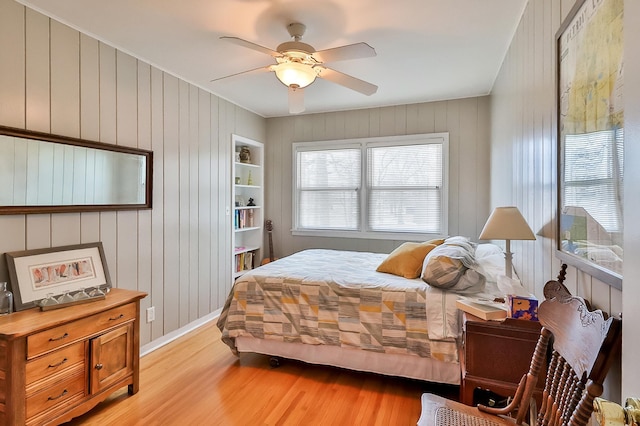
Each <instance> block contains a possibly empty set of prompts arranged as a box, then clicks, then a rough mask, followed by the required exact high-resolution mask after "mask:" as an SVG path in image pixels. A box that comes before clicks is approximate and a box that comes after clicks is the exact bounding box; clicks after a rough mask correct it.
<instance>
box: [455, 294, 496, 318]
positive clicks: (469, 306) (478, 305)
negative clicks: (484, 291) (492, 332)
mask: <svg viewBox="0 0 640 426" xmlns="http://www.w3.org/2000/svg"><path fill="white" fill-rule="evenodd" d="M456 307H457V308H458V309H460V310H461V311H464V312H466V313H469V314H471V315H475V316H476V317H478V318H481V319H483V320H501V319H505V318H506V317H507V307H506V306H503V304H502V303H496V302H492V301H490V300H486V301H485V300H482V301H479V300H477V299H473V298H463V299H458V300H456Z"/></svg>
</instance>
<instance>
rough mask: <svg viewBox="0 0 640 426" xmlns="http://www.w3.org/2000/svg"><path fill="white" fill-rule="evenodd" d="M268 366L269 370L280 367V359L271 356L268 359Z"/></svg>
mask: <svg viewBox="0 0 640 426" xmlns="http://www.w3.org/2000/svg"><path fill="white" fill-rule="evenodd" d="M269 366H270V367H271V368H278V367H280V358H276V357H275V356H272V357H271V358H269Z"/></svg>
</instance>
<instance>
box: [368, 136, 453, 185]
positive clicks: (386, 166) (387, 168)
mask: <svg viewBox="0 0 640 426" xmlns="http://www.w3.org/2000/svg"><path fill="white" fill-rule="evenodd" d="M368 155H369V185H370V186H371V187H398V186H405V187H407V186H422V187H426V186H430V187H436V186H438V187H440V186H442V145H441V144H429V145H404V146H386V147H376V148H369V152H368Z"/></svg>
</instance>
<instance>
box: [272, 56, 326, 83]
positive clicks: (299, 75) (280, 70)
mask: <svg viewBox="0 0 640 426" xmlns="http://www.w3.org/2000/svg"><path fill="white" fill-rule="evenodd" d="M274 68H275V72H276V77H278V80H280V81H281V82H282V83H283V84H284V85H285V86H287V87H290V86H292V85H294V86H297V87H299V88H302V87H307V86H308V85H310V84H311V83H313V82H314V81H315V79H316V77H317V76H318V74H317V73H316V71H315V70H314V69H313V67H311V66H309V65H306V64H301V63H299V62H282V63H280V64H278V65H276V66H275V67H274Z"/></svg>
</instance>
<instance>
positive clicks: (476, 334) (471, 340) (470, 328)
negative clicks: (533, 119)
mask: <svg viewBox="0 0 640 426" xmlns="http://www.w3.org/2000/svg"><path fill="white" fill-rule="evenodd" d="M463 327H464V335H463V339H464V344H463V350H462V351H461V352H462V354H461V359H460V367H461V369H462V383H461V386H460V402H462V403H464V404H467V405H473V404H474V401H473V390H474V389H475V388H476V387H481V388H483V389H490V390H491V391H493V392H496V393H498V394H500V395H503V396H513V395H514V394H515V391H516V388H517V387H518V383H520V379H522V376H523V375H524V374H525V373H527V372H528V371H529V365H530V363H531V357H532V356H533V351H534V349H535V347H536V343H537V341H538V337H539V336H540V328H541V326H540V323H538V322H537V321H527V320H518V319H511V318H507V319H505V320H502V321H485V320H482V319H480V318H477V317H475V316H473V315H469V314H467V313H463ZM546 372H547V368H546V365H544V366H543V369H542V371H541V372H540V376H539V377H538V383H537V385H536V390H535V392H534V397H535V398H536V401H537V403H538V406H540V401H541V398H542V390H543V389H544V381H545V376H546Z"/></svg>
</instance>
